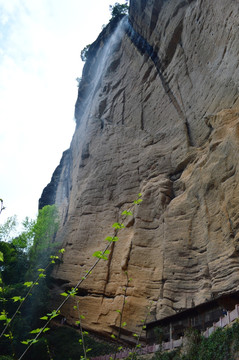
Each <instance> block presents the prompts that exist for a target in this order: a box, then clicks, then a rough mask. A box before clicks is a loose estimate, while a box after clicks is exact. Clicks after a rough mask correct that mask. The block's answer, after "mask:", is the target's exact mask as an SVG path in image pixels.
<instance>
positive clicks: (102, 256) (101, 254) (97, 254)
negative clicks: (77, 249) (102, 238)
mask: <svg viewBox="0 0 239 360" xmlns="http://www.w3.org/2000/svg"><path fill="white" fill-rule="evenodd" d="M109 253H110V250H106V251H95V252H94V254H93V256H94V257H97V258H98V259H102V260H108V257H107V256H106V255H108V254H109Z"/></svg>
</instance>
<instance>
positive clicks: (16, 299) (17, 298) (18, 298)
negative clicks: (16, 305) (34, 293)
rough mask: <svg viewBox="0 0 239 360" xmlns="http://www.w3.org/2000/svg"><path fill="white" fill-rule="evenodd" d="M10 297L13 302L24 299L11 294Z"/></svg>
mask: <svg viewBox="0 0 239 360" xmlns="http://www.w3.org/2000/svg"><path fill="white" fill-rule="evenodd" d="M11 299H12V300H13V301H14V302H17V301H23V300H24V298H22V297H21V296H13V297H12V298H11Z"/></svg>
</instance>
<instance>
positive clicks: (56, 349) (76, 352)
mask: <svg viewBox="0 0 239 360" xmlns="http://www.w3.org/2000/svg"><path fill="white" fill-rule="evenodd" d="M47 340H48V344H49V347H50V349H51V352H52V354H54V356H53V358H54V360H67V359H72V360H79V359H80V358H81V356H84V352H83V349H82V346H80V342H79V332H78V331H76V330H74V329H72V328H67V327H62V328H58V329H54V331H52V332H50V333H49V334H48V335H47ZM84 340H85V343H86V347H87V349H88V350H89V349H91V351H90V356H91V357H93V356H100V355H104V354H109V353H111V352H113V351H114V347H113V346H112V345H111V344H109V343H106V342H102V341H100V342H98V341H96V340H95V339H93V338H91V337H90V336H89V335H88V334H85V336H84Z"/></svg>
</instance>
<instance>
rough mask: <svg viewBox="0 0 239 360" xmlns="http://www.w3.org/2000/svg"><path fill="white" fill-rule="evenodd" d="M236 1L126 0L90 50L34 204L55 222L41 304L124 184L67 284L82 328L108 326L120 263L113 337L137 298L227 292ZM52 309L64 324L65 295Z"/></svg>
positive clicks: (61, 285) (235, 178)
mask: <svg viewBox="0 0 239 360" xmlns="http://www.w3.org/2000/svg"><path fill="white" fill-rule="evenodd" d="M238 10H239V4H238V1H235V0H188V1H185V0H177V1H175V0H164V1H163V0H148V1H146V0H131V4H130V16H129V22H127V19H125V20H123V22H121V24H120V25H117V24H116V21H115V22H114V23H112V24H110V25H109V26H108V27H107V28H106V29H104V31H103V33H102V34H101V35H100V36H99V38H98V39H97V40H96V42H95V43H94V44H93V46H92V48H91V50H90V54H89V60H88V61H87V63H86V65H85V68H84V72H83V77H82V82H81V84H80V87H79V96H78V99H77V102H76V112H75V117H76V121H77V126H76V131H75V134H74V136H73V139H72V143H71V147H70V149H69V150H68V151H67V152H65V153H64V155H63V159H62V161H61V164H60V166H59V167H58V168H57V170H56V171H55V173H54V174H53V177H52V181H51V183H50V184H49V185H48V186H47V187H46V189H45V190H44V192H43V195H42V198H41V200H40V204H41V206H42V205H45V204H47V203H56V204H57V205H58V206H59V209H60V214H61V220H62V223H61V225H62V226H61V229H60V231H59V233H58V236H57V241H58V242H60V243H61V244H62V245H61V246H63V247H64V248H65V249H66V252H65V254H64V263H63V264H61V265H60V266H59V267H58V268H57V269H55V271H54V273H53V282H54V289H53V292H52V293H53V297H54V302H55V303H58V302H59V301H60V297H59V293H60V292H62V291H63V290H65V289H68V288H71V287H72V286H74V285H75V284H76V283H77V281H78V280H79V279H80V278H81V277H82V276H84V273H85V271H86V270H88V269H89V267H90V265H91V264H93V262H94V261H95V260H94V258H93V257H92V254H93V252H94V251H96V250H102V249H103V248H104V246H105V244H104V238H105V237H106V236H108V235H111V234H112V230H111V229H112V228H111V225H112V224H113V223H114V222H115V221H117V220H118V219H119V215H120V213H121V211H122V210H125V209H126V208H127V206H128V204H129V203H130V202H132V201H133V200H134V199H135V197H137V193H139V192H141V193H142V198H143V202H142V204H141V205H140V206H138V207H136V208H135V212H134V217H133V218H132V219H130V221H129V222H128V225H127V227H126V228H125V229H124V230H122V232H121V233H120V240H119V242H117V243H115V245H114V247H112V249H111V255H110V261H108V262H103V261H102V262H101V263H100V264H99V265H98V267H97V269H96V270H95V271H94V273H92V275H91V276H90V277H89V279H88V280H87V281H85V282H84V283H83V284H82V288H80V289H79V291H78V295H77V299H78V300H80V307H81V310H82V313H83V314H84V315H85V320H84V324H83V326H84V327H86V328H88V329H91V330H93V331H96V332H99V333H101V334H105V335H110V334H111V333H112V332H114V331H115V329H117V326H118V324H119V314H118V313H117V312H116V311H115V310H116V309H120V308H121V306H122V302H123V292H124V286H125V282H126V278H125V273H124V272H125V270H127V271H128V274H129V276H130V277H132V282H131V283H130V284H129V287H128V289H127V304H126V305H125V311H124V321H126V322H127V327H126V328H125V330H124V331H123V336H124V337H125V338H127V337H128V336H130V334H131V332H134V331H135V330H136V329H137V325H139V324H140V320H141V319H144V318H145V314H146V313H147V306H149V304H150V303H152V304H153V311H152V314H151V317H150V320H154V319H159V318H162V317H165V316H167V315H169V314H173V313H175V312H177V311H180V310H181V309H185V308H188V307H191V306H192V305H193V304H195V305H197V304H199V303H202V302H205V301H207V300H210V299H211V298H213V297H217V296H219V295H221V294H226V293H230V292H233V291H235V290H238V289H239V231H238V230H239V215H238V214H239V205H238V200H237V199H238V197H239V163H238V149H239V100H238V93H239V89H238V86H239V71H238V70H239V47H238V44H239V31H238V25H239V18H238ZM63 312H64V314H65V315H66V317H67V320H68V322H70V323H74V321H75V320H76V317H77V314H75V311H74V310H73V308H72V303H71V302H69V303H67V304H66V305H65V307H64V311H63Z"/></svg>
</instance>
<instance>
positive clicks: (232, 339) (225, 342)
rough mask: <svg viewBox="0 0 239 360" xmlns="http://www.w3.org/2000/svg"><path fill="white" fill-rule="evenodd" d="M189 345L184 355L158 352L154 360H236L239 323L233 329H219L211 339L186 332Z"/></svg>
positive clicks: (238, 345) (192, 332)
mask: <svg viewBox="0 0 239 360" xmlns="http://www.w3.org/2000/svg"><path fill="white" fill-rule="evenodd" d="M185 335H186V337H187V345H186V346H185V347H184V351H183V352H184V353H183V354H180V350H176V351H171V352H158V353H156V354H155V355H154V357H153V358H152V360H235V359H236V353H237V352H238V351H239V323H238V321H236V322H235V323H234V324H233V325H232V326H231V327H227V328H224V329H221V328H218V329H217V330H216V331H215V332H213V333H212V335H211V336H209V338H205V337H203V336H201V334H200V333H199V332H198V331H197V330H193V329H190V330H188V331H187V332H186V334H185Z"/></svg>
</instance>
